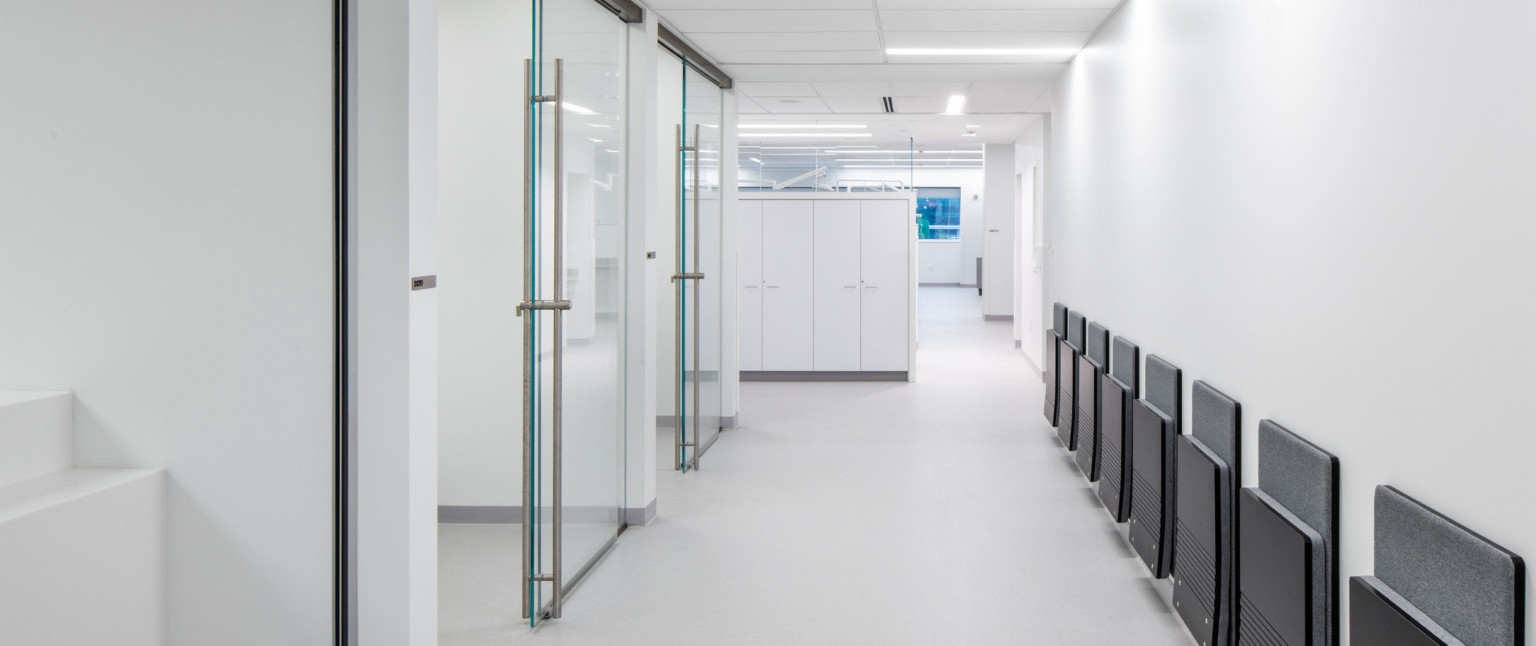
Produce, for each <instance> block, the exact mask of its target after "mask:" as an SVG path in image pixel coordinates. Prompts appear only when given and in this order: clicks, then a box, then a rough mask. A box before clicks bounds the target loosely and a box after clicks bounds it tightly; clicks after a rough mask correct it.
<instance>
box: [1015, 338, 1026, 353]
mask: <svg viewBox="0 0 1536 646" xmlns="http://www.w3.org/2000/svg"><path fill="white" fill-rule="evenodd" d="M1013 349H1015V350H1023V349H1024V342H1023V341H1020V340H1018V339H1014V340H1013Z"/></svg>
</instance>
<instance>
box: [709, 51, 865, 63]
mask: <svg viewBox="0 0 1536 646" xmlns="http://www.w3.org/2000/svg"><path fill="white" fill-rule="evenodd" d="M882 60H884V55H883V54H881V53H880V52H879V51H877V50H868V51H862V52H722V53H720V54H719V55H718V56H717V57H716V58H715V62H716V63H718V64H720V65H730V64H747V65H774V64H777V65H812V64H855V63H879V62H880V61H882Z"/></svg>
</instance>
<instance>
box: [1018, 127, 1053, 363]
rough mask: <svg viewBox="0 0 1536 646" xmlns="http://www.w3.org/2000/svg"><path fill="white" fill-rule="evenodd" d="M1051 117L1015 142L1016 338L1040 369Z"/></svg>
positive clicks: (1042, 356) (1028, 130)
mask: <svg viewBox="0 0 1536 646" xmlns="http://www.w3.org/2000/svg"><path fill="white" fill-rule="evenodd" d="M1050 118H1051V117H1050V115H1044V116H1043V117H1042V118H1041V119H1039V120H1037V121H1035V122H1034V123H1033V124H1031V125H1030V126H1029V128H1028V129H1026V130H1025V131H1024V135H1023V136H1021V137H1019V139H1018V140H1017V141H1015V142H1014V152H1015V156H1014V162H1013V170H1014V178H1013V180H1012V181H1013V183H1014V189H1013V190H1015V191H1016V192H1017V193H1018V196H1017V199H1016V201H1015V204H1014V208H1015V209H1017V211H1018V219H1017V221H1016V222H1015V223H1014V240H1015V242H1016V243H1017V245H1018V246H1017V247H1016V248H1015V249H1014V258H1013V269H1014V294H1015V296H1014V299H1013V339H1014V341H1016V342H1018V344H1019V347H1020V348H1021V349H1022V350H1023V351H1024V354H1025V356H1027V357H1029V360H1030V361H1032V362H1033V363H1034V365H1035V367H1036V368H1039V367H1041V366H1043V365H1045V345H1044V344H1045V341H1044V339H1045V328H1046V326H1047V325H1048V323H1047V320H1048V318H1049V317H1048V316H1047V314H1046V308H1047V307H1049V304H1047V303H1046V302H1045V266H1044V265H1045V252H1044V250H1037V249H1036V247H1037V245H1043V244H1045V236H1044V235H1043V233H1044V231H1045V227H1044V225H1045V217H1046V216H1045V203H1046V199H1045V194H1046V190H1045V189H1046V187H1047V185H1048V182H1047V181H1046V179H1045V178H1046V160H1047V158H1046V140H1047V137H1048V135H1049V129H1048V128H1049V122H1050Z"/></svg>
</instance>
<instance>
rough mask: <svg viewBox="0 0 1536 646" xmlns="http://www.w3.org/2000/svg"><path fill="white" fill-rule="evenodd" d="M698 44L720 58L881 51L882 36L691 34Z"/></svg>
mask: <svg viewBox="0 0 1536 646" xmlns="http://www.w3.org/2000/svg"><path fill="white" fill-rule="evenodd" d="M689 39H690V40H692V41H693V43H694V44H695V45H698V46H699V47H702V48H704V49H705V50H708V51H709V53H711V54H714V55H716V56H719V57H720V58H729V56H727V54H729V53H731V52H797V51H798V52H826V51H849V50H861V49H863V50H873V51H879V50H880V34H878V33H876V32H873V31H851V32H798V33H788V34H773V33H762V32H753V33H705V34H692V35H690V36H689Z"/></svg>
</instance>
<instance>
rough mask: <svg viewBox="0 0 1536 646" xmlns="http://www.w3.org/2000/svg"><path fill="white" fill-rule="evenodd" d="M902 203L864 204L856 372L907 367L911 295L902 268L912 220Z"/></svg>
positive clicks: (908, 279)
mask: <svg viewBox="0 0 1536 646" xmlns="http://www.w3.org/2000/svg"><path fill="white" fill-rule="evenodd" d="M905 208H906V204H904V203H902V202H894V201H868V202H864V203H863V211H862V215H863V217H862V221H863V227H862V229H863V231H862V235H861V237H860V242H861V244H860V247H861V251H862V259H861V262H860V269H861V273H862V275H863V280H864V284H863V285H862V286H861V287H862V288H861V289H860V291H861V292H863V294H862V296H863V298H862V299H861V303H860V326H859V367H860V369H861V370H872V371H900V370H906V369H907V352H908V349H909V348H910V336H909V334H910V333H909V328H908V326H909V325H910V323H911V322H910V321H909V318H910V316H909V314H908V297H909V294H910V292H911V291H912V283H911V281H912V278H911V271H910V270H909V269H908V266H907V254H908V249H909V246H910V245H909V240H910V235H911V234H910V232H909V229H910V228H911V227H912V218H909V217H906V213H905V212H904V211H905Z"/></svg>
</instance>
